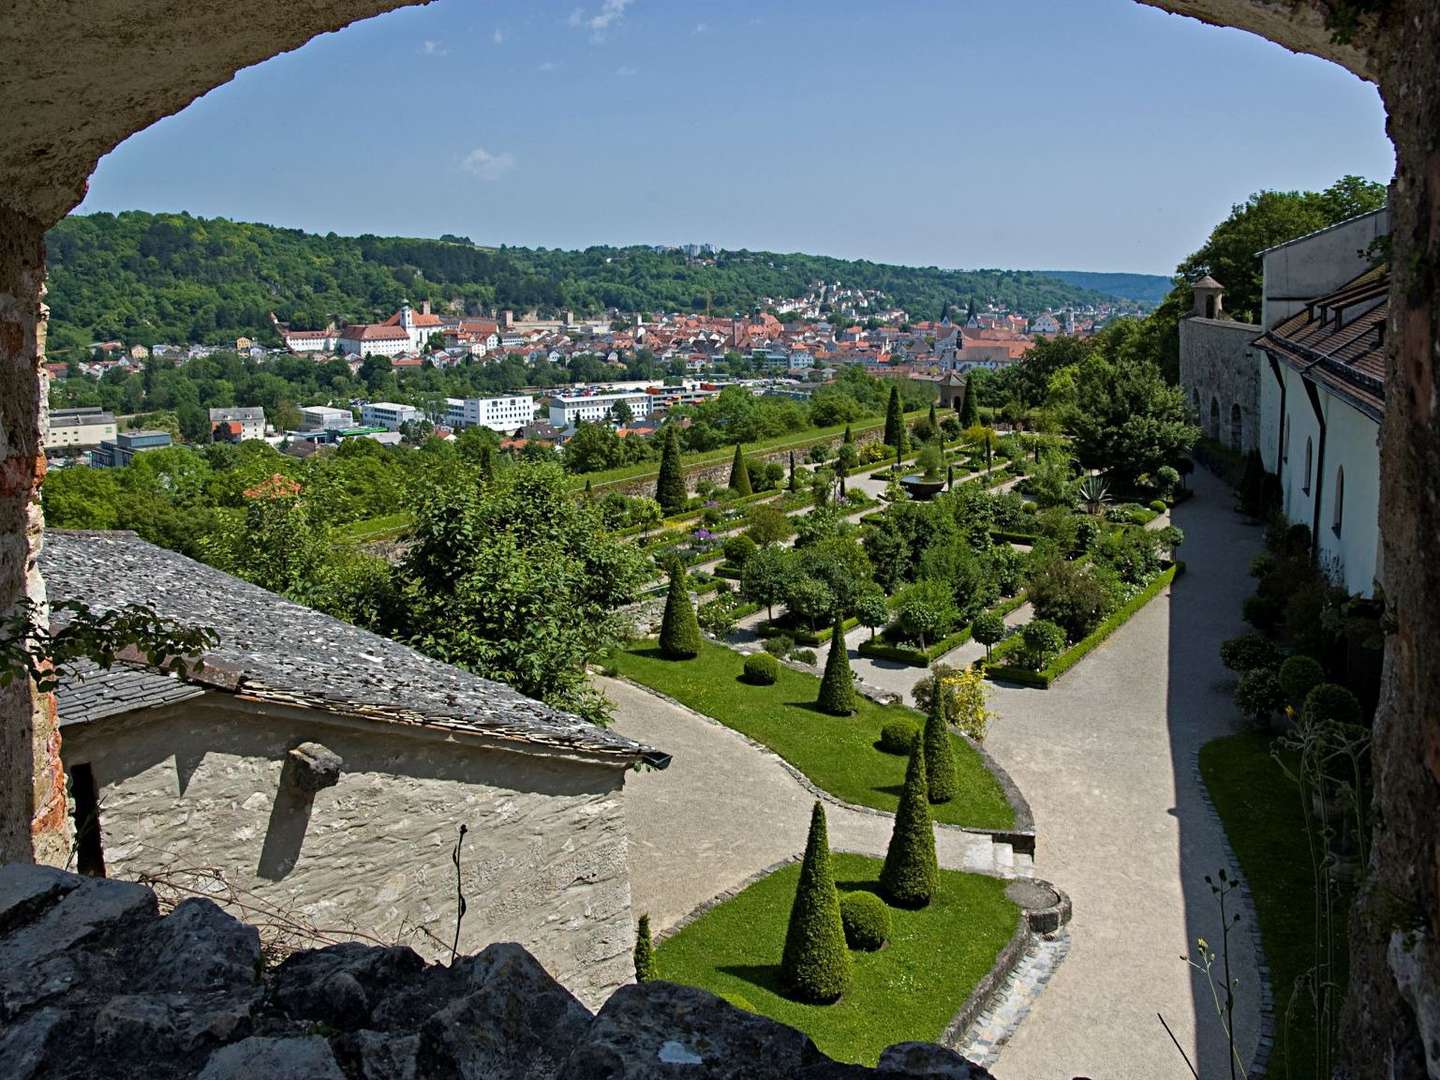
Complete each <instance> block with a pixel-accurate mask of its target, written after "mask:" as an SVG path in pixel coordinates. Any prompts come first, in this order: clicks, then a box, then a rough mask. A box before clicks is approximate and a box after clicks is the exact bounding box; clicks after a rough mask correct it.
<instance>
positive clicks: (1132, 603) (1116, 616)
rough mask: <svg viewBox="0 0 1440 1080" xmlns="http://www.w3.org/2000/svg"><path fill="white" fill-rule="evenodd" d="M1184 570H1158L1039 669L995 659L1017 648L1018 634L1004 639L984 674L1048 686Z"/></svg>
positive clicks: (1174, 566)
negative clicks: (1145, 582)
mask: <svg viewBox="0 0 1440 1080" xmlns="http://www.w3.org/2000/svg"><path fill="white" fill-rule="evenodd" d="M1184 572H1185V564H1184V563H1183V562H1176V563H1172V564H1170V565H1169V566H1167V567H1166V568H1165V569H1164V570H1161V571H1160V573H1158V574H1156V575H1155V577H1154V578H1152V579H1151V581H1150V584H1148V585H1146V586H1145V588H1143V589H1141V590H1140V591H1139V592H1138V593H1136V594H1135V595H1134V596H1133V597H1131V598H1130V600H1129V601H1128V602H1127V603H1125V604H1124V605H1123V606H1121V607H1119V608H1117V609H1116V610H1115V611H1114V612H1112V613H1111V614H1110V615H1109V616H1108V617H1107V618H1106V619H1105V620H1104V621H1103V622H1102V623H1101V624H1100V625H1099V626H1097V627H1096V628H1095V629H1094V630H1092V631H1090V633H1089V634H1087V635H1086V636H1085V637H1083V638H1082V639H1081V640H1079V641H1077V642H1076V643H1075V644H1074V645H1072V646H1070V648H1068V649H1066V650H1065V651H1064V652H1062V653H1061V654H1060V655H1059V656H1057V657H1056V658H1055V659H1054V660H1052V661H1050V663H1048V664H1046V665H1045V666H1044V667H1043V668H1041V669H1040V670H1039V671H1031V670H1030V669H1028V668H1022V667H1015V666H1012V665H1009V664H1004V663H997V661H1000V660H1003V658H1004V657H1005V656H1006V655H1008V654H1009V653H1011V652H1013V651H1014V650H1015V649H1017V648H1019V644H1020V642H1019V638H1010V639H1007V640H1006V641H1005V642H1003V643H1002V644H1001V645H1000V646H997V647H996V648H995V649H994V650H992V652H991V658H990V661H989V663H987V664H985V675H986V677H987V678H990V679H993V680H995V681H997V682H1013V683H1020V684H1021V685H1024V686H1034V687H1037V688H1038V689H1041V690H1048V689H1049V688H1050V685H1051V684H1052V683H1053V682H1054V681H1055V680H1056V679H1058V678H1060V676H1061V675H1064V674H1065V673H1066V672H1067V671H1069V670H1070V669H1071V668H1072V667H1074V666H1075V665H1076V664H1078V663H1079V662H1080V661H1081V660H1083V659H1085V657H1086V656H1088V655H1089V654H1090V653H1091V651H1093V650H1094V649H1095V648H1097V647H1098V646H1099V645H1100V643H1101V642H1102V641H1104V640H1105V639H1106V638H1108V637H1109V636H1110V635H1111V634H1113V633H1114V632H1115V631H1116V630H1118V629H1120V627H1122V626H1124V625H1125V624H1126V623H1127V622H1129V621H1130V618H1131V617H1132V616H1133V615H1134V614H1135V613H1136V612H1137V611H1139V610H1140V609H1141V608H1143V607H1144V606H1145V605H1146V604H1148V603H1149V602H1150V601H1151V600H1153V599H1155V597H1157V596H1159V595H1160V593H1161V591H1162V590H1163V589H1164V588H1165V587H1166V586H1167V585H1169V584H1170V583H1171V582H1172V581H1174V580H1175V579H1176V578H1177V577H1178V576H1179V575H1181V574H1183V573H1184Z"/></svg>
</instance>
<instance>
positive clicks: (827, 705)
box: [815, 617, 855, 716]
mask: <svg viewBox="0 0 1440 1080" xmlns="http://www.w3.org/2000/svg"><path fill="white" fill-rule="evenodd" d="M815 704H816V705H817V706H818V707H819V708H820V711H821V712H827V713H829V714H830V715H831V716H849V715H850V714H851V713H853V712H854V711H855V679H854V677H853V676H852V675H851V674H850V652H849V650H848V649H846V647H845V630H844V628H843V627H842V626H841V624H840V619H839V618H838V617H837V618H836V619H835V628H834V630H833V631H832V632H831V635H830V653H829V655H828V656H826V657H825V674H824V675H823V676H821V679H820V696H819V697H818V698H816V700H815Z"/></svg>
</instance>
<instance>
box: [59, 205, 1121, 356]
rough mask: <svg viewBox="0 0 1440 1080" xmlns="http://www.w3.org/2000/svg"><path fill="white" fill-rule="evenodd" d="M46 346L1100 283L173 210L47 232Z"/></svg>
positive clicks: (268, 338) (949, 297) (1012, 303)
mask: <svg viewBox="0 0 1440 1080" xmlns="http://www.w3.org/2000/svg"><path fill="white" fill-rule="evenodd" d="M48 243H49V253H50V254H49V266H50V286H49V288H50V295H49V302H50V307H51V316H50V346H51V350H52V351H53V352H54V353H55V354H56V355H57V356H63V354H64V352H65V351H66V350H71V351H73V350H74V349H75V348H76V347H83V346H85V345H87V344H89V343H90V342H93V341H100V340H106V339H109V338H120V339H122V340H123V341H125V342H127V343H132V344H133V343H137V342H138V343H140V344H147V345H149V344H154V343H156V342H169V343H175V344H179V343H184V342H191V341H198V342H207V343H212V344H218V343H221V342H225V341H233V340H234V338H236V337H237V336H239V335H242V334H243V335H245V336H248V337H252V338H255V339H256V340H258V341H262V342H270V343H278V342H277V340H276V338H275V335H274V333H273V330H272V328H271V326H270V321H269V313H270V312H272V311H273V312H274V313H275V315H276V316H277V317H278V318H279V319H280V320H281V321H282V322H288V323H291V324H293V325H294V326H296V327H323V326H324V325H326V323H328V322H329V321H330V320H331V319H335V320H336V321H337V322H340V323H344V322H347V321H369V320H372V319H378V318H385V317H388V316H389V315H390V314H391V313H392V312H393V311H394V310H395V309H396V307H397V306H398V305H399V303H400V301H401V300H402V299H409V300H410V301H411V302H412V303H418V302H419V301H421V300H424V299H427V298H428V299H431V300H432V301H434V302H435V304H436V305H437V310H438V309H440V308H444V307H447V306H448V305H452V304H453V305H456V307H458V308H460V309H463V310H464V311H465V312H467V313H470V314H477V313H479V312H481V311H487V310H492V309H494V308H497V307H500V308H503V307H509V308H514V309H515V310H516V311H528V310H532V309H533V310H538V311H540V312H541V313H542V314H553V313H556V312H559V311H561V310H564V309H567V308H568V309H571V310H573V311H575V312H576V313H577V314H579V315H595V314H599V313H601V312H603V311H604V310H605V309H606V308H610V307H614V308H619V309H621V310H623V311H652V312H654V311H697V312H703V311H705V310H706V309H707V308H708V309H709V310H710V311H712V312H713V313H714V314H717V315H728V314H732V313H735V312H748V311H750V310H752V309H753V308H754V307H755V306H756V304H757V303H759V302H760V300H761V299H762V298H763V297H766V296H771V297H789V296H800V295H803V294H804V293H805V291H806V289H807V287H808V286H809V285H810V284H811V283H812V282H815V281H827V282H836V281H839V282H841V283H842V284H843V285H844V286H846V287H849V288H862V289H880V290H883V291H884V293H885V294H886V296H887V297H888V298H889V299H890V301H891V302H893V303H894V304H896V305H897V306H899V307H902V308H904V309H905V310H906V311H908V312H909V313H910V314H911V316H912V318H916V319H936V318H939V317H940V316H941V314H942V311H943V310H944V309H945V308H946V305H949V307H950V309H951V311H952V312H956V313H957V314H959V315H963V314H964V312H965V310H966V308H967V306H968V305H969V303H970V301H971V300H974V301H975V302H976V304H977V305H982V306H983V305H984V304H985V303H986V302H987V301H992V300H993V301H999V302H1001V303H1003V304H1005V305H1007V306H1009V307H1011V308H1017V309H1019V310H1022V311H1027V312H1038V311H1040V310H1043V309H1044V308H1046V307H1058V306H1061V305H1065V304H1075V303H1087V302H1093V301H1096V300H1098V299H1101V297H1100V294H1099V293H1097V292H1094V291H1092V290H1090V289H1086V288H1083V287H1079V286H1076V285H1073V284H1067V283H1064V282H1061V281H1057V280H1055V279H1053V278H1048V277H1045V276H1043V275H1041V274H1037V273H1034V272H1031V271H1018V270H940V269H937V268H935V267H906V266H891V265H886V264H883V263H874V262H868V261H865V260H848V259H834V258H829V257H825V256H818V255H802V254H785V255H782V254H776V253H773V252H764V251H733V252H722V253H720V254H719V255H718V256H716V257H715V259H714V260H713V261H706V262H699V261H696V260H692V259H687V258H686V256H685V255H684V254H682V253H680V252H676V251H670V252H656V251H654V250H652V249H650V248H648V247H625V248H613V247H592V248H587V249H585V250H584V251H559V250H547V249H544V248H537V249H531V248H509V247H500V248H484V247H477V246H475V245H474V244H471V243H468V242H464V240H463V238H458V237H455V238H447V239H443V240H420V239H406V238H403V237H384V236H369V235H366V236H357V237H345V236H337V235H336V234H334V233H328V234H326V235H324V236H320V235H317V234H314V233H306V232H302V231H301V230H299V229H280V228H275V227H273V226H270V225H258V224H250V223H245V222H235V221H229V220H226V219H224V218H198V217H192V216H191V215H189V214H150V213H144V212H141V211H127V212H124V213H120V214H88V215H75V216H71V217H68V218H66V219H65V220H63V221H61V222H60V223H59V224H58V225H56V226H55V228H54V229H52V230H51V231H50V234H49V238H48Z"/></svg>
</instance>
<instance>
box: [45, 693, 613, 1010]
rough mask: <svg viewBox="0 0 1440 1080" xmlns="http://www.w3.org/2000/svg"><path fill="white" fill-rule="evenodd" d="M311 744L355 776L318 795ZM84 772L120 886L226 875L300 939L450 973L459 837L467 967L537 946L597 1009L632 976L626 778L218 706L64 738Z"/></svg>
mask: <svg viewBox="0 0 1440 1080" xmlns="http://www.w3.org/2000/svg"><path fill="white" fill-rule="evenodd" d="M302 741H316V742H320V743H322V744H324V745H325V746H326V747H328V748H329V749H331V750H333V751H334V752H335V753H337V754H339V755H340V756H341V757H342V758H343V759H344V762H345V764H344V768H343V770H342V772H341V774H340V779H339V782H338V783H337V784H336V785H335V786H333V787H330V788H326V789H323V790H321V791H320V792H318V793H317V794H315V795H314V796H313V801H311V802H310V803H309V805H307V800H306V797H305V796H303V795H300V794H299V793H297V792H296V791H294V790H293V789H292V788H291V787H290V786H289V785H282V783H281V772H282V768H283V765H284V760H285V755H286V752H287V751H288V750H289V749H290V748H291V747H293V746H295V745H296V744H298V743H300V742H302ZM63 754H64V759H65V764H66V766H67V769H68V768H69V767H71V766H73V765H75V764H79V763H89V764H90V766H91V768H92V770H93V771H94V776H95V782H96V785H97V787H98V788H99V793H100V805H101V810H100V821H101V830H102V839H103V843H104V850H105V858H106V870H107V873H108V874H109V875H110V876H111V877H121V878H135V877H137V876H138V875H140V874H142V873H145V872H152V873H154V872H160V871H181V870H184V869H185V868H193V867H207V866H214V867H219V868H221V869H223V870H224V871H225V874H226V876H227V878H228V879H229V880H230V881H231V882H232V883H234V884H235V885H237V886H239V887H240V888H241V889H244V890H247V891H249V892H253V893H254V894H255V895H256V896H258V897H261V898H263V899H264V900H265V901H266V902H267V903H269V904H271V905H274V906H276V907H280V908H289V909H292V910H293V911H294V912H295V913H296V915H298V916H300V917H301V918H302V919H304V920H305V921H306V922H307V923H310V924H313V925H315V926H317V927H320V928H322V929H326V930H331V931H335V932H337V933H341V934H343V933H345V932H347V931H359V932H361V933H364V934H367V935H370V936H371V937H374V938H379V939H380V940H382V941H387V942H397V943H401V944H405V945H409V946H410V947H412V948H414V949H415V950H416V951H417V952H419V953H420V954H421V955H422V956H424V957H426V958H427V959H432V960H436V959H444V960H448V959H449V946H450V942H451V940H452V937H453V935H454V931H455V906H456V905H455V872H454V867H453V865H452V863H451V860H450V853H451V849H452V847H453V845H454V843H455V839H456V836H457V833H458V831H459V827H460V825H461V824H464V825H466V826H467V827H468V830H469V831H468V834H467V836H466V838H465V844H464V848H463V850H462V856H461V866H462V875H463V881H464V891H465V897H466V901H467V903H468V912H467V914H466V916H465V919H464V921H463V923H462V924H461V934H460V951H461V952H462V953H470V952H475V951H477V950H479V949H481V948H483V947H484V946H485V945H487V944H490V943H492V942H501V941H514V942H518V943H520V944H521V945H523V946H525V948H526V949H528V950H529V951H530V952H531V953H532V954H533V955H534V956H535V957H536V958H537V959H539V960H540V962H541V963H542V964H544V965H545V967H546V969H547V970H549V971H550V972H551V973H552V974H554V976H555V977H556V978H557V979H559V980H560V982H562V983H563V984H564V985H565V986H567V987H568V988H569V989H570V990H571V991H572V992H574V993H575V994H576V996H578V997H579V998H580V999H581V1000H582V1001H584V1002H585V1003H586V1004H587V1005H589V1006H590V1007H595V1006H596V1005H598V1004H599V1003H600V1002H601V1001H603V1000H604V999H605V998H606V997H607V996H608V995H609V994H610V992H611V991H613V990H614V989H615V988H616V987H617V986H619V985H621V984H622V983H625V982H627V981H629V979H630V977H631V974H632V967H631V960H630V949H631V947H632V944H633V922H632V916H631V909H630V880H629V867H628V860H627V849H626V831H625V818H624V807H623V803H622V794H623V784H624V776H625V773H624V770H623V769H620V768H616V767H614V766H604V765H595V764H589V763H585V762H578V761H573V760H569V759H563V758H542V757H537V756H535V755H530V754H519V753H512V752H507V751H501V750H492V749H486V748H477V747H473V746H469V745H465V744H462V743H459V742H450V743H446V742H442V741H440V740H437V739H434V738H432V737H421V736H417V735H415V734H413V733H406V732H404V731H403V730H402V731H397V732H395V733H394V734H391V733H389V732H384V731H381V732H375V731H371V730H359V729H355V728H347V727H342V726H328V725H322V724H317V723H313V722H308V721H301V720H294V719H288V718H280V717H275V716H263V715H257V714H254V713H249V712H246V711H243V708H238V707H236V706H235V705H234V704H233V703H232V700H231V699H229V698H228V697H225V696H224V695H215V696H213V697H207V698H204V699H197V700H196V701H193V702H186V703H184V704H183V705H178V706H175V707H172V708H170V709H166V710H155V711H154V713H153V716H151V717H147V715H146V714H138V715H137V717H135V718H124V719H121V718H111V719H108V720H102V721H99V722H97V723H94V724H88V725H82V726H76V727H67V728H66V729H65V742H64V751H63Z"/></svg>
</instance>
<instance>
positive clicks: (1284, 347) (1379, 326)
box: [1255, 266, 1390, 422]
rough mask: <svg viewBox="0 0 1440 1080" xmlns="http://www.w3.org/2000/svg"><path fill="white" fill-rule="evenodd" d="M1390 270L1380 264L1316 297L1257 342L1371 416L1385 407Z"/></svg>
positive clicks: (1268, 351) (1375, 417)
mask: <svg viewBox="0 0 1440 1080" xmlns="http://www.w3.org/2000/svg"><path fill="white" fill-rule="evenodd" d="M1389 296H1390V270H1389V267H1387V266H1377V267H1373V268H1372V269H1370V270H1366V271H1365V272H1364V273H1363V274H1361V275H1360V276H1359V277H1356V278H1353V279H1352V280H1350V281H1348V282H1346V283H1345V284H1344V285H1342V286H1340V288H1338V289H1336V290H1335V291H1334V292H1331V293H1327V294H1326V295H1324V296H1317V297H1316V298H1315V299H1314V300H1312V301H1310V303H1309V304H1308V305H1306V306H1305V307H1304V308H1302V309H1301V310H1300V311H1297V312H1296V313H1295V314H1294V315H1292V316H1290V317H1289V318H1288V319H1285V320H1284V321H1283V322H1280V323H1278V324H1277V325H1276V326H1274V327H1273V328H1272V329H1270V330H1268V331H1266V332H1265V333H1263V334H1261V335H1260V337H1258V338H1257V339H1256V340H1255V346H1256V347H1257V348H1260V349H1264V350H1265V352H1267V353H1268V354H1270V355H1271V356H1273V357H1275V359H1276V360H1278V361H1280V362H1281V363H1283V364H1287V365H1289V366H1290V367H1292V368H1294V369H1295V370H1296V371H1298V372H1300V373H1301V374H1302V375H1304V376H1305V377H1306V378H1307V379H1311V380H1313V381H1314V382H1316V383H1318V384H1320V385H1322V386H1324V387H1325V388H1326V389H1328V390H1330V391H1332V392H1333V393H1335V394H1336V395H1338V396H1339V397H1341V398H1344V399H1345V400H1346V401H1348V402H1349V403H1350V404H1351V405H1353V406H1354V407H1355V408H1357V409H1359V410H1360V411H1361V412H1363V413H1364V414H1365V415H1367V416H1369V417H1370V418H1371V419H1372V420H1375V421H1377V422H1378V421H1379V420H1380V418H1381V416H1382V415H1383V413H1384V411H1385V346H1384V338H1383V337H1382V334H1383V333H1384V324H1385V320H1386V318H1387V317H1388V315H1389V313H1390V301H1389Z"/></svg>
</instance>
